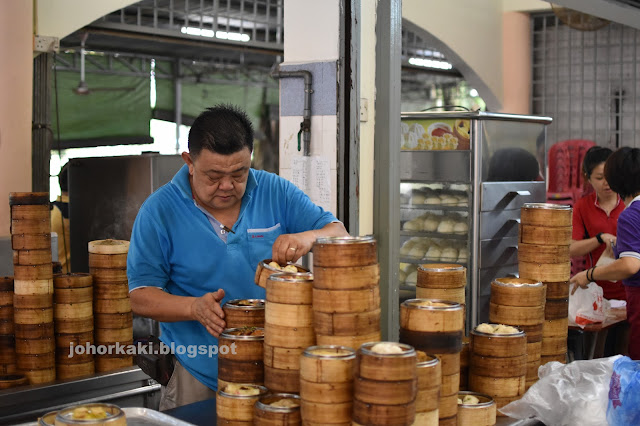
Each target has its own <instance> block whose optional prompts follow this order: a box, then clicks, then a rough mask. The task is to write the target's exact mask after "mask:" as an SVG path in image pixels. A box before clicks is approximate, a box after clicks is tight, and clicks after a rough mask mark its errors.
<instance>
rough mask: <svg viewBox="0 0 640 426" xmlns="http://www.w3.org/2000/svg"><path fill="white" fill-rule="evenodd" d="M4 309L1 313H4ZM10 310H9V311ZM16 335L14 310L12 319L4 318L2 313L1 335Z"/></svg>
mask: <svg viewBox="0 0 640 426" xmlns="http://www.w3.org/2000/svg"><path fill="white" fill-rule="evenodd" d="M4 308H5V307H3V308H2V309H0V312H4ZM7 310H8V309H7ZM13 333H14V326H13V309H12V310H11V319H4V318H2V313H0V334H2V335H10V334H11V335H12V334H13Z"/></svg>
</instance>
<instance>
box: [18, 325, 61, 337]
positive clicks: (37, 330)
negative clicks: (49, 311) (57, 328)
mask: <svg viewBox="0 0 640 426" xmlns="http://www.w3.org/2000/svg"><path fill="white" fill-rule="evenodd" d="M53 331H54V329H53V321H49V322H39V323H37V324H15V327H14V333H15V336H16V338H18V339H40V338H43V337H50V336H53Z"/></svg>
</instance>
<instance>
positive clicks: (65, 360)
mask: <svg viewBox="0 0 640 426" xmlns="http://www.w3.org/2000/svg"><path fill="white" fill-rule="evenodd" d="M86 345H87V344H86V343H85V344H84V345H81V346H82V347H83V349H82V350H78V347H74V348H73V350H72V349H71V347H70V346H67V347H57V348H56V356H55V365H60V364H86V363H88V362H91V361H93V360H94V354H93V352H90V351H88V350H87V346H86ZM90 347H91V346H89V348H90ZM79 352H82V353H79Z"/></svg>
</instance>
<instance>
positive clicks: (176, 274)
mask: <svg viewBox="0 0 640 426" xmlns="http://www.w3.org/2000/svg"><path fill="white" fill-rule="evenodd" d="M252 150H253V129H252V126H251V123H250V122H249V120H248V118H247V116H246V115H245V114H244V112H242V111H240V110H238V109H236V108H234V107H231V106H225V105H221V106H216V107H213V108H209V109H208V110H207V111H205V112H203V113H202V114H201V115H200V116H199V117H198V118H197V119H196V120H195V122H194V123H193V126H192V127H191V130H190V132H189V152H188V153H186V152H184V153H182V158H183V159H184V161H185V163H186V164H185V165H184V166H183V167H182V168H181V169H180V171H178V173H177V174H176V175H175V176H174V177H173V179H172V180H171V182H169V183H168V184H166V185H164V186H163V187H161V188H160V189H158V190H157V191H156V192H154V193H153V194H152V195H151V196H149V198H147V200H146V201H145V202H144V204H143V205H142V207H141V208H140V211H139V212H138V215H137V217H136V220H135V223H134V226H133V230H132V233H131V245H130V248H129V256H128V261H127V269H128V272H127V275H128V278H129V288H130V296H131V306H132V309H133V312H134V313H136V314H137V315H141V316H145V317H150V318H153V319H155V320H157V321H160V322H161V330H162V335H161V340H162V341H163V342H164V343H165V344H167V345H172V347H173V348H174V354H175V357H176V361H177V362H176V363H175V367H174V372H173V375H172V376H171V379H170V380H169V383H168V384H167V386H166V388H165V387H163V392H162V397H161V402H160V409H163V410H164V409H169V408H173V407H176V406H180V405H185V404H188V403H191V402H196V401H200V400H204V399H207V398H212V397H214V396H215V390H216V389H217V370H218V359H217V355H216V354H214V353H212V351H211V349H209V348H217V343H218V341H217V337H218V336H219V335H220V333H221V332H222V331H223V330H224V328H225V321H224V313H223V311H222V308H221V305H223V304H224V302H223V299H226V300H230V299H240V298H264V296H265V293H264V290H263V289H262V288H260V287H258V286H256V285H255V284H254V274H255V269H256V267H257V265H258V263H259V262H260V261H262V260H264V259H267V258H272V259H273V260H275V261H276V262H278V263H280V264H284V263H286V262H289V261H292V262H295V261H297V260H298V259H299V258H300V257H301V256H303V255H305V254H307V253H308V252H309V251H310V250H311V247H312V245H313V243H314V241H315V240H316V238H318V237H331V236H347V235H348V233H347V231H346V230H345V228H344V226H343V225H342V223H340V222H339V221H338V220H337V219H336V218H335V217H334V216H333V215H332V214H331V213H329V212H326V211H324V210H323V209H322V208H321V207H319V206H317V205H315V204H314V203H312V202H311V200H309V198H308V197H307V196H306V195H305V194H304V193H303V192H302V191H300V190H299V189H298V188H297V187H296V186H295V185H293V184H292V183H290V182H289V181H287V180H285V179H283V178H280V177H279V176H277V175H274V174H271V173H267V172H264V171H260V170H254V169H251V152H252ZM203 352H204V353H203ZM213 352H215V350H214V351H213Z"/></svg>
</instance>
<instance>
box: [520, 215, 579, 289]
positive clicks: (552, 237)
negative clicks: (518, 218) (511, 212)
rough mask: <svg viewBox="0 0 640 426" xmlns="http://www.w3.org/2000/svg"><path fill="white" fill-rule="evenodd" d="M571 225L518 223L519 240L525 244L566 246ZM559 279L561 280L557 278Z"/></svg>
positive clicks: (569, 241)
mask: <svg viewBox="0 0 640 426" xmlns="http://www.w3.org/2000/svg"><path fill="white" fill-rule="evenodd" d="M572 229H573V228H572V227H571V226H563V227H553V228H552V227H547V226H532V225H520V240H519V242H521V243H525V244H538V245H550V246H568V245H570V244H571V231H572ZM559 281H561V280H559Z"/></svg>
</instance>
